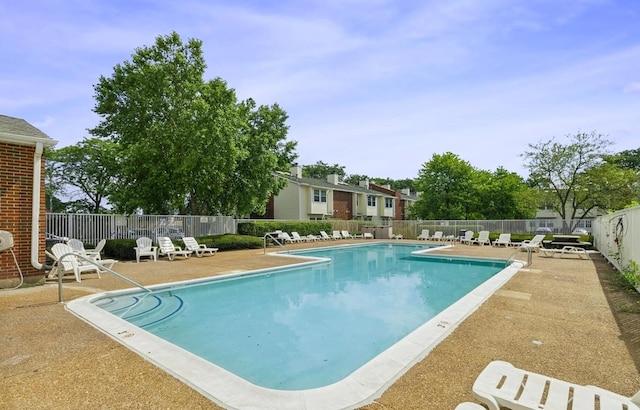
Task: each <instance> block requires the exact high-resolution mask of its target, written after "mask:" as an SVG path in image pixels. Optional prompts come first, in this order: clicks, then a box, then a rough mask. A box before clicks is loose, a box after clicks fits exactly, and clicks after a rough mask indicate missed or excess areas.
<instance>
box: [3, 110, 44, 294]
mask: <svg viewBox="0 0 640 410" xmlns="http://www.w3.org/2000/svg"><path fill="white" fill-rule="evenodd" d="M55 144H56V141H54V140H53V139H51V138H50V137H48V136H47V135H46V134H44V133H43V132H42V131H40V130H39V129H37V128H36V127H34V126H33V125H31V124H29V123H28V122H26V121H25V120H23V119H20V118H14V117H9V116H6V115H0V230H1V231H3V234H2V235H3V238H5V237H6V238H11V239H12V242H13V246H12V247H5V246H1V248H2V251H0V288H11V287H16V286H19V285H21V284H22V282H23V280H24V282H25V283H29V284H36V283H41V282H43V281H44V270H43V268H44V261H45V253H44V249H45V221H46V211H45V194H44V193H45V189H44V159H43V152H44V147H50V146H53V145H55ZM9 243H10V242H9V241H8V240H4V239H3V244H9Z"/></svg>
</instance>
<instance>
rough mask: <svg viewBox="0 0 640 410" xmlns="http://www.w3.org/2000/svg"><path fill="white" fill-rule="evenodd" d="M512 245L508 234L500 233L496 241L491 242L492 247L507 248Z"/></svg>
mask: <svg viewBox="0 0 640 410" xmlns="http://www.w3.org/2000/svg"><path fill="white" fill-rule="evenodd" d="M512 245H513V242H511V234H510V233H501V234H500V236H499V237H498V239H496V240H495V241H493V246H504V247H505V248H507V247H509V246H512Z"/></svg>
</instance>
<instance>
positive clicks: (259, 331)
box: [92, 243, 505, 390]
mask: <svg viewBox="0 0 640 410" xmlns="http://www.w3.org/2000/svg"><path fill="white" fill-rule="evenodd" d="M425 247H426V246H424V245H400V244H389V243H384V244H370V245H366V246H349V247H331V248H322V249H316V250H309V251H305V252H295V254H296V255H298V256H313V257H316V258H327V260H326V261H323V262H318V263H315V264H308V265H305V266H301V267H293V268H285V269H278V270H269V271H262V272H260V273H258V274H255V275H247V276H236V277H233V278H225V279H218V280H209V281H206V282H201V283H196V284H191V285H186V286H179V287H171V288H168V289H164V290H160V291H156V292H154V293H153V294H151V295H148V296H143V295H144V294H143V293H140V294H127V295H123V296H118V297H112V296H105V297H101V298H98V299H96V300H94V301H93V302H92V303H94V304H96V305H98V306H100V307H102V308H103V309H106V310H108V311H110V312H112V313H114V314H116V315H118V316H122V317H123V318H124V319H126V320H127V321H129V322H131V323H133V324H136V325H138V326H140V327H142V328H143V329H145V330H146V331H149V332H151V333H153V334H155V335H157V336H159V337H161V338H163V339H166V340H168V341H169V342H171V343H173V344H175V345H177V346H180V347H182V348H183V349H185V350H188V351H190V352H192V353H194V354H196V355H198V356H200V357H202V358H204V359H206V360H208V361H210V362H212V363H214V364H216V365H218V366H220V367H222V368H224V369H226V370H228V371H230V372H232V373H234V374H236V375H238V376H240V377H241V378H243V379H245V380H247V381H249V382H251V383H253V384H256V385H258V386H263V387H267V388H271V389H278V390H302V389H311V388H316V387H320V386H325V385H328V384H331V383H334V382H337V381H339V380H341V379H343V378H345V377H346V376H348V375H349V374H350V373H352V372H354V371H355V370H356V369H358V368H359V367H360V366H362V365H363V364H365V363H367V362H368V361H370V360H371V359H372V358H373V357H375V356H377V355H378V354H380V353H381V352H383V351H384V350H385V349H387V348H389V347H390V346H391V345H393V344H395V343H396V342H398V341H399V340H400V339H402V338H404V337H405V336H406V335H407V334H409V333H411V332H412V331H413V330H415V329H416V328H418V327H420V326H421V325H423V324H424V323H425V322H427V321H428V320H429V319H431V318H432V317H434V316H435V315H436V314H438V313H439V312H441V311H442V310H443V309H446V308H447V307H448V306H450V305H451V304H452V303H454V302H455V301H457V300H458V299H460V298H461V297H463V296H464V295H466V294H467V293H469V292H470V291H471V290H473V289H475V288H476V287H477V286H478V285H479V284H481V283H483V282H484V281H486V280H487V279H489V278H490V277H492V276H493V275H495V274H496V273H497V272H499V271H501V270H502V269H504V267H505V263H504V261H491V260H489V261H480V260H472V259H462V260H458V259H451V258H442V257H425V256H413V255H412V254H411V252H413V251H416V250H421V249H424V248H425Z"/></svg>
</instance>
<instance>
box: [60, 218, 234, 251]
mask: <svg viewBox="0 0 640 410" xmlns="http://www.w3.org/2000/svg"><path fill="white" fill-rule="evenodd" d="M235 232H236V223H235V219H234V218H233V217H231V216H185V215H113V214H104V215H103V214H47V240H48V241H57V240H62V238H76V239H79V240H81V241H83V242H84V243H89V244H91V243H92V244H96V243H98V241H100V240H101V239H103V238H106V239H122V238H129V239H136V238H139V237H141V236H146V237H149V238H151V239H153V240H154V241H155V239H156V237H158V236H169V237H170V238H172V239H180V238H182V237H183V236H206V235H221V234H225V233H235Z"/></svg>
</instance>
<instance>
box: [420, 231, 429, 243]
mask: <svg viewBox="0 0 640 410" xmlns="http://www.w3.org/2000/svg"><path fill="white" fill-rule="evenodd" d="M427 239H429V230H428V229H423V230H422V233H421V234H420V235H418V240H419V241H426V240H427Z"/></svg>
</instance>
